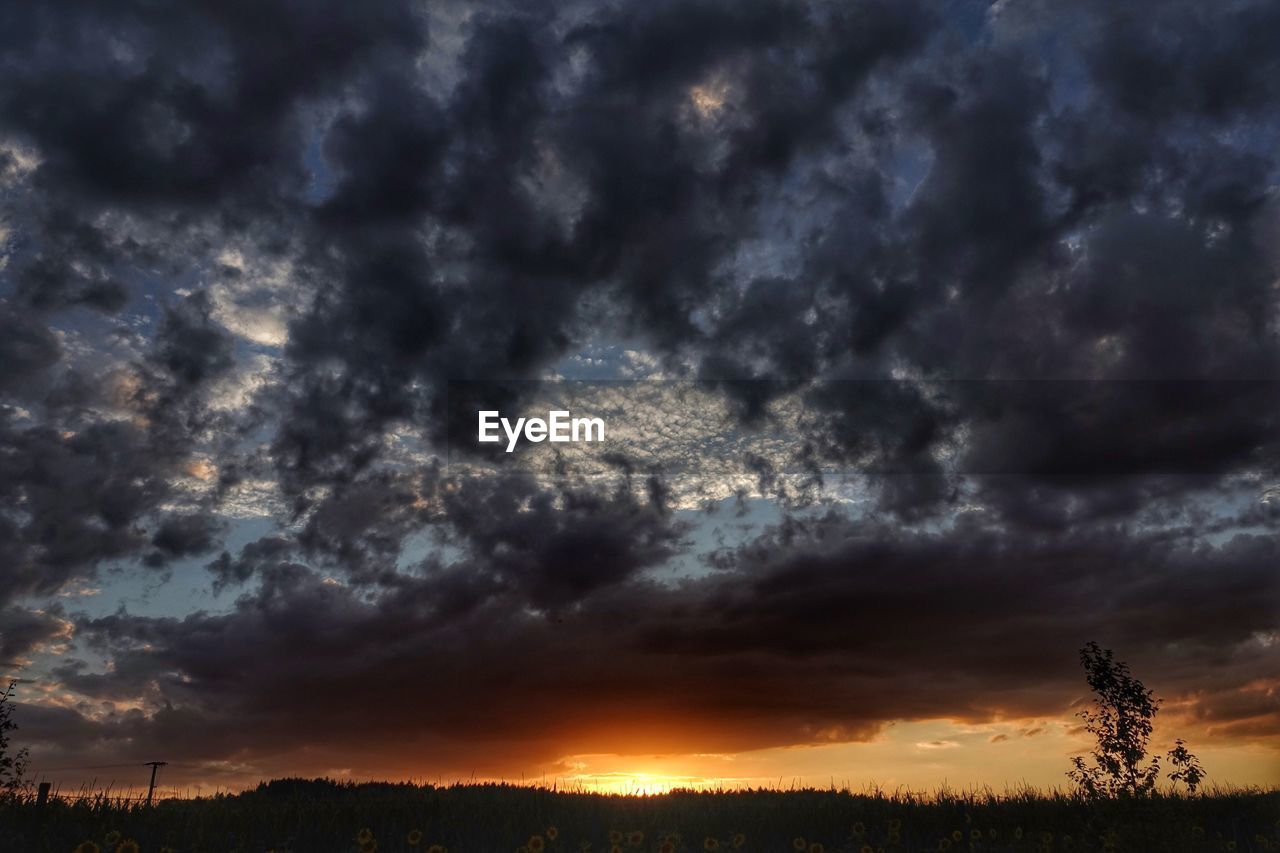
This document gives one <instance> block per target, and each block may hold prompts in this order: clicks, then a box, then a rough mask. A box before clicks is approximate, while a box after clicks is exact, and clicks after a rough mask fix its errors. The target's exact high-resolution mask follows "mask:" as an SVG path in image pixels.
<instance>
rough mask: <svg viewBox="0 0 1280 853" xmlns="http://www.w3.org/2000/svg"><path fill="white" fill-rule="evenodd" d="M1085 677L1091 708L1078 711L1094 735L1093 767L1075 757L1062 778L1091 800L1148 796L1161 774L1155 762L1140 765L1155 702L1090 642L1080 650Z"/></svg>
mask: <svg viewBox="0 0 1280 853" xmlns="http://www.w3.org/2000/svg"><path fill="white" fill-rule="evenodd" d="M1080 663H1081V665H1083V666H1084V672H1085V678H1086V680H1087V681H1088V682H1089V687H1090V688H1092V689H1093V692H1094V693H1095V694H1096V697H1095V699H1094V700H1093V706H1092V707H1090V708H1088V709H1086V710H1084V711H1081V712H1080V714H1079V716H1080V717H1081V719H1083V720H1084V727H1085V729H1086V730H1087V731H1088V732H1089V734H1091V735H1093V736H1094V739H1095V741H1096V745H1095V747H1094V749H1093V764H1092V765H1087V764H1085V761H1084V759H1083V758H1081V757H1080V756H1076V757H1075V758H1073V759H1072V760H1071V763H1072V764H1073V765H1074V768H1073V769H1072V770H1070V771H1069V772H1068V773H1067V776H1068V777H1070V778H1071V779H1072V781H1074V782H1075V783H1076V784H1077V785H1079V786H1080V790H1081V791H1083V792H1084V793H1086V794H1088V795H1090V796H1107V797H1117V796H1121V795H1138V794H1145V793H1147V792H1149V791H1150V790H1151V789H1152V788H1153V787H1154V786H1155V783H1156V778H1157V777H1158V776H1159V774H1160V759H1159V757H1158V756H1157V757H1156V758H1153V759H1151V762H1150V763H1149V764H1145V766H1144V762H1146V757H1147V743H1148V741H1150V739H1151V727H1152V720H1153V719H1154V718H1155V715H1156V711H1157V710H1159V708H1160V700H1159V699H1157V698H1156V697H1155V695H1154V694H1153V693H1152V692H1151V691H1150V690H1148V689H1147V688H1146V687H1145V686H1144V685H1143V683H1142V682H1141V681H1139V680H1138V679H1137V678H1134V677H1133V675H1132V674H1130V672H1129V666H1128V665H1127V664H1125V663H1123V662H1122V661H1117V660H1116V659H1115V658H1114V656H1113V655H1112V654H1111V650H1110V649H1102V648H1099V647H1098V644H1097V643H1089V644H1088V645H1087V646H1085V647H1084V648H1083V649H1081V650H1080Z"/></svg>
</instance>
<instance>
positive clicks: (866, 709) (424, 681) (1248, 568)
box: [38, 514, 1280, 770]
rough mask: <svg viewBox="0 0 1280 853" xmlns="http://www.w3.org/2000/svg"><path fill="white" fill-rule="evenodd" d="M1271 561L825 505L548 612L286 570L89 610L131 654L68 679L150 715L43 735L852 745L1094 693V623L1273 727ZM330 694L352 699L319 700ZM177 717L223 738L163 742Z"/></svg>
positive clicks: (456, 764) (105, 739) (488, 595)
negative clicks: (174, 597)
mask: <svg viewBox="0 0 1280 853" xmlns="http://www.w3.org/2000/svg"><path fill="white" fill-rule="evenodd" d="M550 538H551V539H552V540H554V539H555V538H556V537H555V536H552V537H550ZM547 547H549V548H551V549H553V550H554V549H555V546H554V545H552V546H547ZM1275 551H1276V541H1275V538H1274V537H1272V536H1238V537H1235V538H1232V539H1230V540H1227V541H1225V542H1223V543H1221V544H1220V545H1217V546H1206V545H1197V544H1194V543H1191V542H1187V541H1174V540H1170V539H1168V538H1167V537H1165V536H1163V535H1160V534H1140V533H1135V532H1132V531H1124V530H1121V529H1116V528H1112V527H1109V526H1097V527H1094V528H1092V529H1088V530H1085V529H1080V530H1078V531H1077V532H1075V533H1073V534H1071V535H1069V536H1065V537H1044V538H1037V539H1030V538H1027V539H1011V538H1010V537H1007V536H1004V535H1002V534H1001V532H999V531H993V530H986V529H983V528H981V527H978V526H976V525H972V524H968V525H966V524H961V525H958V526H957V527H956V528H955V529H954V530H952V531H949V532H946V533H937V534H911V533H906V532H902V531H901V530H900V529H896V528H894V527H886V526H881V525H878V524H869V523H867V522H863V521H855V520H852V519H850V518H849V517H847V516H844V515H841V514H833V515H825V516H819V517H816V518H812V519H809V520H805V521H801V520H792V521H789V522H787V523H786V524H784V525H782V526H780V527H778V528H776V529H773V530H770V531H767V532H766V533H765V534H763V535H762V536H761V537H759V538H758V539H756V540H753V541H751V542H748V543H745V544H743V545H742V546H741V547H739V548H735V549H733V550H729V551H725V552H722V553H721V554H720V555H719V556H718V557H717V559H716V560H715V571H714V572H712V573H711V574H709V575H707V576H705V577H702V578H699V579H686V580H682V581H675V582H672V583H657V582H654V581H653V580H651V579H646V578H643V577H632V578H630V579H626V580H620V581H615V582H614V583H612V584H610V585H607V586H600V585H599V584H597V585H596V586H595V587H594V588H593V589H592V590H590V591H588V592H585V593H583V592H582V591H581V590H579V600H578V603H577V604H576V605H575V606H574V607H573V608H571V609H568V610H560V611H547V612H531V611H529V610H527V609H526V607H525V606H524V603H525V602H526V601H527V598H526V593H525V591H524V589H523V588H522V586H521V585H519V584H506V583H486V574H485V572H484V571H483V566H481V565H475V566H466V567H465V568H466V571H456V572H439V573H436V572H433V573H428V574H427V575H424V576H421V577H418V578H416V579H410V578H403V579H402V583H403V586H401V587H399V588H398V589H396V590H395V591H394V592H391V593H388V594H386V595H382V596H379V597H377V598H374V599H370V598H368V597H367V596H366V595H363V594H361V593H360V592H359V591H358V589H357V588H353V587H349V586H345V585H341V584H332V583H326V582H322V581H321V580H320V579H319V578H318V577H317V576H316V575H315V574H314V573H313V572H311V571H309V570H307V569H306V568H305V567H303V566H298V565H283V564H282V565H279V566H276V567H270V568H264V569H263V570H262V581H263V583H262V586H261V588H260V589H259V590H258V591H256V592H254V593H253V594H250V595H246V596H244V597H243V598H241V599H240V600H239V601H238V602H237V604H236V607H235V608H234V609H233V610H232V611H231V612H229V613H227V614H225V615H210V614H203V613H196V614H192V615H188V616H185V617H181V618H179V617H166V618H155V617H133V616H128V615H126V614H117V615H114V616H108V617H104V618H100V619H94V620H87V621H84V622H82V623H81V624H80V626H79V630H80V631H81V633H82V635H83V636H86V637H89V638H91V639H92V642H93V644H94V647H95V648H96V649H97V650H98V651H100V652H103V653H108V654H110V655H111V657H112V659H113V660H115V661H116V662H117V666H116V669H115V671H113V672H111V673H107V674H92V673H89V672H80V671H78V670H77V669H76V668H75V667H74V666H69V667H67V668H66V669H65V671H64V672H63V673H62V678H63V680H64V682H65V683H66V684H67V685H68V686H69V687H72V688H73V689H75V690H77V691H79V692H81V693H82V694H84V695H85V696H86V697H90V698H99V699H103V698H110V697H126V696H137V695H142V696H147V697H149V701H150V702H152V703H153V704H154V705H155V708H156V709H157V711H158V713H157V714H156V716H155V717H154V718H151V719H148V720H145V721H144V720H142V719H138V718H136V717H134V716H132V715H130V714H124V715H113V716H111V717H109V718H107V719H103V720H98V721H96V722H94V723H93V724H92V725H90V724H88V723H86V722H84V721H80V720H79V718H78V717H71V718H68V719H64V720H62V721H57V720H53V719H50V720H48V721H47V724H46V722H45V721H44V720H43V718H40V719H39V720H38V723H39V725H40V726H41V728H40V729H39V730H38V736H39V737H41V738H46V737H47V738H49V739H50V740H51V741H53V742H57V741H58V740H59V739H60V737H61V735H60V732H61V731H62V730H63V727H68V726H69V727H70V729H72V730H75V729H76V728H77V727H79V726H89V727H90V729H91V730H93V731H94V732H95V733H96V737H99V738H101V739H102V740H101V746H100V748H101V749H102V750H103V753H104V754H109V753H111V751H113V750H115V749H118V748H120V746H119V741H120V740H121V739H123V738H133V739H134V740H133V741H132V744H133V745H134V746H136V745H137V744H138V743H139V742H140V743H146V744H151V745H153V746H154V747H156V748H160V747H161V746H162V745H163V748H165V749H167V750H169V751H170V753H172V752H173V750H175V749H176V750H179V751H180V752H181V756H180V758H181V760H193V761H198V760H213V759H217V758H220V757H222V756H223V755H224V754H225V751H226V750H227V749H228V746H229V745H230V744H234V745H235V748H236V749H237V750H245V751H247V752H249V753H257V752H258V751H260V750H261V751H264V752H270V753H276V754H279V755H282V756H285V759H284V760H285V761H291V762H296V764H295V765H293V766H299V767H302V766H309V765H306V762H307V761H308V760H309V759H307V758H306V756H305V755H304V752H305V750H306V749H307V748H308V747H309V746H310V745H313V744H322V743H324V742H326V741H327V738H326V735H325V733H326V732H329V733H332V732H335V731H345V732H348V733H350V736H351V737H354V738H357V739H358V740H359V742H360V744H361V747H362V750H364V758H362V761H364V762H365V766H367V767H369V768H370V769H376V768H378V767H392V766H396V762H398V761H400V762H402V761H404V760H406V755H405V753H404V751H403V750H405V749H408V750H409V751H410V752H411V753H412V755H411V756H410V758H415V759H416V758H421V759H422V760H427V759H430V760H432V761H435V762H437V764H439V765H441V766H444V767H447V768H449V769H452V770H458V769H459V768H461V767H462V766H463V765H466V766H471V765H470V764H467V762H475V764H476V766H480V767H489V768H497V767H501V766H510V763H509V762H510V761H511V760H516V761H517V763H519V762H546V761H551V760H554V759H555V758H557V757H559V756H560V755H562V754H565V753H566V752H568V751H571V750H579V751H586V752H590V751H593V749H596V748H601V749H602V748H606V747H607V745H608V744H609V742H610V741H609V739H610V737H613V738H614V739H615V742H616V739H617V738H618V736H619V732H620V731H621V730H625V728H626V727H627V726H630V725H638V726H648V727H650V728H649V729H648V730H649V731H652V732H653V733H654V734H653V736H652V737H651V738H649V739H648V740H645V741H644V743H643V745H639V744H637V745H634V747H633V748H637V749H642V750H643V751H653V750H658V751H667V750H671V751H678V750H682V749H684V750H689V749H693V750H705V749H708V748H711V749H716V750H721V749H724V750H736V749H749V748H759V747H767V746H777V745H785V744H794V743H818V742H824V741H825V740H828V739H835V740H856V739H860V738H864V737H867V736H869V735H870V734H872V733H874V732H876V731H877V730H878V729H879V727H880V726H881V725H882V723H883V722H884V721H887V720H897V719H908V720H910V719H931V718H934V717H938V716H948V717H952V718H959V719H965V720H969V721H973V722H982V721H991V720H993V719H997V718H1005V719H1008V718H1018V717H1020V716H1028V717H1037V716H1039V717H1043V716H1049V715H1054V714H1058V713H1062V712H1063V711H1064V710H1065V709H1066V708H1067V706H1068V705H1069V704H1070V703H1071V702H1072V701H1074V700H1075V699H1076V698H1077V696H1078V694H1079V692H1080V691H1079V687H1078V685H1077V684H1076V683H1075V682H1076V681H1077V678H1076V673H1075V669H1074V659H1073V656H1072V652H1073V650H1074V649H1075V648H1076V646H1077V645H1078V643H1079V637H1080V636H1081V635H1082V632H1083V633H1084V634H1085V635H1088V636H1097V637H1099V638H1101V639H1102V640H1104V641H1105V642H1107V643H1108V644H1110V645H1114V646H1116V647H1118V648H1125V649H1126V650H1127V654H1128V656H1129V658H1130V660H1131V661H1132V662H1133V663H1134V665H1135V666H1136V667H1137V668H1138V671H1140V672H1141V673H1142V674H1143V677H1144V678H1145V679H1146V680H1147V683H1148V684H1150V685H1151V686H1153V687H1156V688H1157V689H1158V690H1159V692H1160V693H1161V694H1162V695H1164V696H1166V697H1168V698H1170V699H1188V700H1191V701H1192V702H1193V703H1194V713H1195V714H1196V715H1197V716H1198V717H1201V718H1202V719H1204V720H1205V721H1207V722H1208V723H1209V724H1210V725H1211V726H1212V727H1214V728H1217V729H1219V730H1220V731H1221V732H1224V733H1226V734H1225V736H1228V737H1230V736H1243V737H1248V736H1250V735H1252V736H1255V737H1256V736H1259V735H1261V734H1263V733H1265V734H1266V735H1267V736H1274V734H1275V728H1274V724H1275V719H1276V716H1275V715H1276V710H1277V709H1276V708H1275V706H1274V697H1271V698H1267V695H1266V694H1265V692H1263V693H1258V692H1257V691H1251V690H1249V689H1248V688H1247V685H1248V684H1249V683H1250V682H1251V681H1254V680H1256V679H1259V678H1265V677H1266V676H1267V674H1268V672H1269V669H1268V664H1269V658H1270V652H1269V648H1268V645H1267V643H1266V642H1264V641H1262V640H1261V639H1260V638H1261V637H1262V636H1263V635H1265V634H1266V633H1267V632H1269V631H1271V630H1273V629H1274V618H1275V613H1276V610H1277V606H1278V605H1280V590H1277V587H1276V585H1275V582H1274V577H1273V569H1272V567H1273V566H1274V564H1275V562H1276V559H1277V556H1278V555H1277V554H1276V553H1275ZM500 569H501V570H502V571H509V570H510V562H509V561H508V562H505V563H504V565H503V566H501V567H500ZM521 570H523V571H532V568H531V567H530V566H521ZM543 571H546V572H549V573H553V574H552V575H551V577H553V578H554V577H559V575H558V569H556V568H555V567H554V566H553V565H551V564H549V563H548V564H546V565H544V566H543ZM460 586H465V587H466V589H467V593H469V599H468V601H467V606H466V607H465V608H461V607H457V606H453V605H455V604H456V603H457V602H458V601H460V596H461V595H462V594H463V593H462V591H461V590H460V589H459V587H460ZM1010 636H1016V637H1017V642H1009V638H1010ZM281 661H288V662H289V665H288V667H287V668H283V667H281V666H280V662H281ZM334 685H346V687H345V689H348V690H350V691H351V692H352V693H353V697H352V701H349V702H327V701H323V700H322V697H324V696H326V695H330V694H331V692H332V690H333V687H334ZM495 696H499V697H507V699H509V702H506V701H494V700H495ZM357 697H358V698H357ZM182 718H185V722H182V723H181V725H189V724H192V723H195V724H198V725H199V726H200V727H201V730H202V731H208V732H210V738H209V739H208V740H207V741H206V740H201V742H199V743H194V742H191V741H190V739H183V741H182V742H181V743H179V742H177V741H173V740H170V739H169V732H168V726H169V725H171V724H172V725H175V726H176V725H179V721H180V720H181V719H182ZM833 733H834V734H833ZM69 736H70V735H69ZM449 743H452V744H453V746H452V747H449V746H443V747H442V746H441V744H449ZM406 744H408V746H406ZM513 749H514V750H516V751H517V753H518V755H517V756H516V758H515V759H513V758H512V756H511V755H510V754H509V751H510V750H513ZM435 750H441V751H439V752H436V751H435ZM419 751H420V752H419ZM167 754H169V753H167ZM504 761H505V762H508V763H507V764H506V765H504V764H503V762H504Z"/></svg>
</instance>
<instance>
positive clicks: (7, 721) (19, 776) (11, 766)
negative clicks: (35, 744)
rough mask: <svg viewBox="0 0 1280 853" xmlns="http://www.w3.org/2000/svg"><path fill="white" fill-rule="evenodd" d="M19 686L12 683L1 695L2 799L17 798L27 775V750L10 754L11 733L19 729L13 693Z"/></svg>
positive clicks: (0, 748) (0, 755) (0, 756)
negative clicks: (14, 710) (14, 716)
mask: <svg viewBox="0 0 1280 853" xmlns="http://www.w3.org/2000/svg"><path fill="white" fill-rule="evenodd" d="M17 686H18V682H16V681H10V682H9V686H8V687H6V688H5V690H4V692H3V693H0V799H3V798H7V797H14V796H16V795H17V794H18V793H19V792H20V791H21V790H22V788H23V786H24V784H25V780H26V774H27V750H26V749H20V750H18V751H17V752H16V753H12V754H11V753H10V752H9V733H10V732H12V731H13V730H15V729H16V728H18V724H17V723H15V722H14V721H13V692H14V690H16V689H17Z"/></svg>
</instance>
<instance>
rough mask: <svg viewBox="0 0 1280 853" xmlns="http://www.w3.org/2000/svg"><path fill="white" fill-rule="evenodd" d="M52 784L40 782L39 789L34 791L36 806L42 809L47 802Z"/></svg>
mask: <svg viewBox="0 0 1280 853" xmlns="http://www.w3.org/2000/svg"><path fill="white" fill-rule="evenodd" d="M52 786H53V783H52V782H41V783H40V789H39V790H38V791H37V792H36V808H38V809H42V808H44V807H45V805H46V804H47V803H48V802H49V788H50V787H52Z"/></svg>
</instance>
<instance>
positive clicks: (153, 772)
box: [143, 761, 169, 806]
mask: <svg viewBox="0 0 1280 853" xmlns="http://www.w3.org/2000/svg"><path fill="white" fill-rule="evenodd" d="M168 763H169V762H167V761H148V762H146V763H145V764H143V766H144V767H150V768H151V787H150V788H147V805H148V806H150V805H151V795H152V794H154V793H155V791H156V771H157V770H159V769H160V768H161V767H164V766H165V765H167V764H168Z"/></svg>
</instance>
